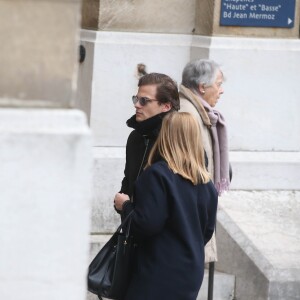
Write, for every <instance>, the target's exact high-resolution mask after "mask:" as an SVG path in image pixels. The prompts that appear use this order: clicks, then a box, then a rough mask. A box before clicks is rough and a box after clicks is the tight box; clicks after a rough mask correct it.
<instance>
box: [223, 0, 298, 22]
mask: <svg viewBox="0 0 300 300" xmlns="http://www.w3.org/2000/svg"><path fill="white" fill-rule="evenodd" d="M295 5H296V4H295V0H222V2H221V17H220V25H221V26H248V27H282V28H293V27H294V20H295Z"/></svg>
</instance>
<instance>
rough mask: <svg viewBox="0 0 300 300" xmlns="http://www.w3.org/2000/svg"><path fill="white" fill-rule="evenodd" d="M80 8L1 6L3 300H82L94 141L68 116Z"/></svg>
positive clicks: (76, 117)
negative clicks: (92, 143)
mask: <svg viewBox="0 0 300 300" xmlns="http://www.w3.org/2000/svg"><path fill="white" fill-rule="evenodd" d="M79 27H80V1H75V0H74V1H71V0H68V1H56V0H55V1H54V0H48V1H46V0H45V1H30V0H28V1H25V0H24V1H17V0H10V1H0V36H1V44H2V46H1V55H0V63H1V68H0V78H1V79H0V140H1V143H0V165H1V168H0V189H1V201H0V257H1V258H0V260H1V262H0V265H1V267H0V299H5V300H13V299H16V298H18V299H20V300H40V299H44V300H53V299H55V300H65V299H73V300H83V299H84V298H85V295H86V270H87V266H88V263H89V257H88V253H89V231H90V200H91V182H92V171H91V168H92V154H91V134H90V130H89V128H88V126H87V122H86V117H85V115H84V114H83V113H82V112H81V111H79V110H75V109H70V107H72V105H73V103H74V99H75V97H74V95H75V92H76V80H77V70H78V66H77V65H78V44H79V43H78V37H79Z"/></svg>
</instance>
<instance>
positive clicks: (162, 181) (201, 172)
mask: <svg viewBox="0 0 300 300" xmlns="http://www.w3.org/2000/svg"><path fill="white" fill-rule="evenodd" d="M134 199H135V202H134V203H132V202H130V201H129V200H128V196H127V195H124V194H120V195H119V197H118V199H117V200H116V201H115V205H116V207H117V209H119V210H121V211H122V214H123V215H124V216H127V215H128V214H129V213H131V212H132V211H133V212H132V222H131V228H132V232H133V235H134V236H135V238H136V239H137V240H138V248H137V249H138V250H137V255H136V264H135V269H134V272H133V276H132V278H131V282H130V285H129V288H128V291H127V293H126V296H125V297H124V299H125V300H165V299H172V300H195V299H196V298H197V295H198V292H199V288H200V286H201V283H202V280H203V274H204V246H205V244H206V243H207V242H208V241H209V240H210V238H211V236H212V234H213V232H214V227H215V220H216V211H217V201H218V193H217V191H216V189H215V187H214V185H213V183H212V182H211V180H210V175H209V173H208V172H207V170H206V167H205V160H204V150H203V143H202V139H201V135H200V129H199V126H198V125H197V121H196V119H195V118H194V117H193V116H192V115H191V114H189V113H184V112H183V113H176V112H175V113H171V114H169V115H167V116H165V118H164V120H163V123H162V128H161V131H160V134H159V136H158V139H157V141H156V143H155V145H154V146H153V148H152V150H151V152H150V155H149V159H148V162H147V165H146V168H145V170H144V172H143V173H142V174H141V176H140V177H139V178H138V180H137V182H136V184H135V189H134Z"/></svg>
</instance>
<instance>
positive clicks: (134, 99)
mask: <svg viewBox="0 0 300 300" xmlns="http://www.w3.org/2000/svg"><path fill="white" fill-rule="evenodd" d="M152 101H158V100H155V99H149V98H147V97H140V98H139V97H138V96H132V102H133V104H136V103H138V102H139V103H140V105H141V106H145V105H146V104H147V103H149V102H152Z"/></svg>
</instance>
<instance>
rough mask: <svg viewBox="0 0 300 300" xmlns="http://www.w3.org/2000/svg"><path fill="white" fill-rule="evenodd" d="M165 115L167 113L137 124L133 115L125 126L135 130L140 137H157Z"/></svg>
mask: <svg viewBox="0 0 300 300" xmlns="http://www.w3.org/2000/svg"><path fill="white" fill-rule="evenodd" d="M167 113H169V112H163V113H160V114H158V115H155V116H153V117H151V118H149V119H146V120H145V121H141V122H137V121H136V116H135V115H133V116H132V117H131V118H130V119H129V120H127V122H126V124H127V126H128V127H130V128H133V129H135V130H136V131H137V132H139V133H140V134H141V135H144V136H145V135H146V136H148V137H157V136H158V134H159V131H160V128H161V124H162V120H163V118H164V116H165V115H166V114H167Z"/></svg>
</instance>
